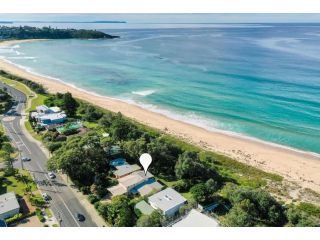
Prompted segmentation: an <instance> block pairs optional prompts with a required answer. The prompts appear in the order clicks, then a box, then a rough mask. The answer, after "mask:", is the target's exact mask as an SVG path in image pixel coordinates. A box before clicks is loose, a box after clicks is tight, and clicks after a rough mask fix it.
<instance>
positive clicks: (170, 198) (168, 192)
mask: <svg viewBox="0 0 320 240" xmlns="http://www.w3.org/2000/svg"><path fill="white" fill-rule="evenodd" d="M148 201H149V204H150V205H151V206H152V207H153V208H155V209H159V210H161V211H162V213H163V215H165V216H167V217H171V216H174V215H175V214H176V213H177V212H178V211H179V209H180V207H182V206H183V205H184V204H185V203H186V202H187V200H186V199H185V198H184V197H183V196H182V195H181V194H180V193H178V192H177V191H175V190H174V189H172V188H167V189H164V190H162V191H160V192H158V193H156V194H154V195H152V196H150V197H149V198H148Z"/></svg>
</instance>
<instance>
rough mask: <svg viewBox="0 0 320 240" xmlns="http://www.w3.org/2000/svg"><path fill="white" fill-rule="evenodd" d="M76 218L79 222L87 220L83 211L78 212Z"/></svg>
mask: <svg viewBox="0 0 320 240" xmlns="http://www.w3.org/2000/svg"><path fill="white" fill-rule="evenodd" d="M76 218H77V219H78V221H79V222H84V221H85V220H86V218H85V216H83V215H82V214H81V213H77V214H76Z"/></svg>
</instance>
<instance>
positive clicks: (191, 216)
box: [172, 209, 219, 227]
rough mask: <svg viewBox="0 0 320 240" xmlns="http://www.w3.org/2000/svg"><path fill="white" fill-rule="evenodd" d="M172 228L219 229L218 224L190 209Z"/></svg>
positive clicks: (212, 219)
mask: <svg viewBox="0 0 320 240" xmlns="http://www.w3.org/2000/svg"><path fill="white" fill-rule="evenodd" d="M172 227H219V223H218V222H217V221H216V220H215V219H214V218H211V217H209V216H207V215H205V214H203V213H200V212H199V211H197V210H195V209H192V210H191V211H190V212H189V213H188V215H187V216H186V217H185V218H183V219H182V220H180V221H179V222H177V223H175V224H173V225H172Z"/></svg>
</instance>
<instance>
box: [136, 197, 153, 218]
mask: <svg viewBox="0 0 320 240" xmlns="http://www.w3.org/2000/svg"><path fill="white" fill-rule="evenodd" d="M134 208H135V209H138V210H139V211H140V212H141V213H142V214H144V215H150V214H151V213H152V212H153V211H155V210H154V208H153V207H151V206H150V205H149V204H148V203H147V202H146V201H144V200H142V201H140V202H138V203H137V204H136V205H135V206H134Z"/></svg>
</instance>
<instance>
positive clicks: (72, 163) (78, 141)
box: [48, 133, 109, 186]
mask: <svg viewBox="0 0 320 240" xmlns="http://www.w3.org/2000/svg"><path fill="white" fill-rule="evenodd" d="M48 168H49V169H50V170H59V169H61V170H63V171H64V172H65V173H67V174H68V175H69V176H70V178H71V179H72V180H73V181H75V183H76V184H78V185H79V186H83V185H84V186H91V185H92V184H93V183H94V181H95V178H96V176H97V175H99V174H107V173H108V171H109V164H108V163H107V161H106V159H105V151H104V150H103V148H102V146H101V144H100V138H99V137H98V136H97V135H95V134H91V133H88V134H86V135H84V136H81V137H80V136H76V137H74V138H72V139H70V140H68V141H67V143H66V144H65V145H63V146H62V147H61V148H59V149H58V150H56V151H55V155H54V156H53V157H52V158H51V159H49V161H48Z"/></svg>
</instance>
